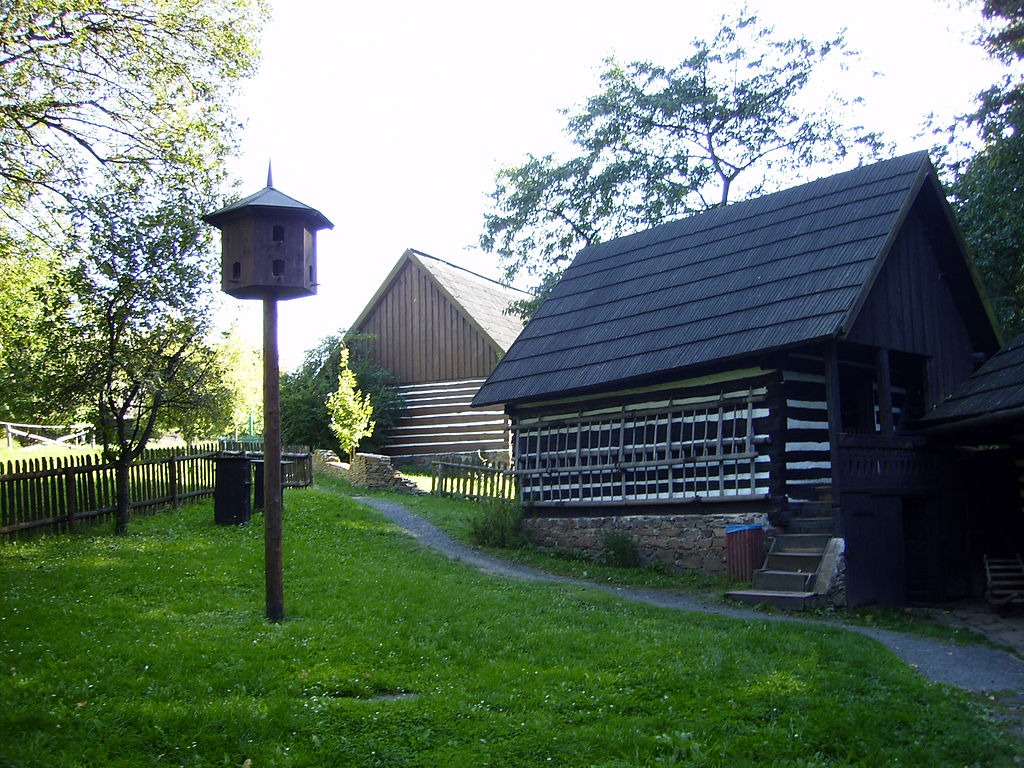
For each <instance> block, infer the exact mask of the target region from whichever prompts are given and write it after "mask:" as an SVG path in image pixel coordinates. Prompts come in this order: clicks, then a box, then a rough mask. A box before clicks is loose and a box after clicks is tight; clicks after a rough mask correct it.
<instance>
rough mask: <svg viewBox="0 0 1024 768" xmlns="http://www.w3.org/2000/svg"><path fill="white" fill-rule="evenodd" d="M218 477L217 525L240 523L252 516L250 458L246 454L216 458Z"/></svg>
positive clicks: (215, 519)
mask: <svg viewBox="0 0 1024 768" xmlns="http://www.w3.org/2000/svg"><path fill="white" fill-rule="evenodd" d="M214 462H215V465H216V477H215V479H214V485H213V521H214V522H215V523H217V525H240V524H241V523H247V522H249V518H250V517H251V516H252V509H251V507H250V502H249V497H250V494H251V493H252V479H251V477H250V470H249V459H248V457H246V456H217V457H215V458H214Z"/></svg>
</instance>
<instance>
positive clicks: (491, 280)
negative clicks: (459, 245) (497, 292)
mask: <svg viewBox="0 0 1024 768" xmlns="http://www.w3.org/2000/svg"><path fill="white" fill-rule="evenodd" d="M406 250H407V251H408V252H409V253H411V254H413V255H415V256H419V257H421V258H425V259H432V260H433V261H436V262H439V263H441V264H444V265H445V266H448V267H451V268H452V269H457V270H459V271H461V272H465V273H466V274H468V275H472V276H473V277H477V278H480V279H481V280H485V281H487V282H488V283H494V285H497V286H499V287H500V288H507V289H508V290H510V291H517V292H518V293H522V294H523V295H526V296H528V295H530V293H529V291H524V290H523V289H522V288H516V287H515V286H514V285H510V284H509V283H503V282H501V281H500V280H495V279H494V278H493V277H487V275H481V274H480V273H479V272H474V271H473V270H471V269H468V268H466V267H463V266H461V265H459V264H454V263H452V262H450V261H446V260H445V259H442V258H439V257H437V256H432V255H430V254H429V253H424V252H423V251H421V250H418V249H416V248H408V249H406Z"/></svg>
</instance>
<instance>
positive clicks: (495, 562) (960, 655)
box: [357, 497, 1024, 716]
mask: <svg viewBox="0 0 1024 768" xmlns="http://www.w3.org/2000/svg"><path fill="white" fill-rule="evenodd" d="M357 501H360V502H362V503H364V504H367V505H368V506H371V507H373V508H374V509H376V510H377V511H378V512H381V513H383V514H384V515H386V516H387V517H388V518H389V519H391V520H392V521H393V522H394V523H396V524H397V525H399V526H401V527H402V528H404V529H405V530H407V531H408V532H409V533H410V534H412V535H413V536H414V537H415V538H416V539H417V540H419V542H420V543H421V544H423V545H424V546H428V547H432V548H434V549H437V550H439V551H441V552H443V553H444V554H446V555H447V556H448V557H450V558H452V559H455V560H461V561H463V562H466V563H469V564H471V565H474V566H476V567H477V568H479V569H480V570H482V571H484V572H486V573H490V574H494V575H497V576H505V577H508V578H516V579H528V580H537V581H556V582H563V583H567V584H575V585H581V586H589V587H593V588H595V589H600V590H603V591H605V592H610V593H612V594H615V595H618V596H620V597H623V598H626V599H628V600H636V601H639V602H643V603H647V604H649V605H653V606H657V607H661V608H674V609H677V610H683V611H698V612H701V613H712V614H717V615H720V616H733V617H736V618H746V619H757V620H758V621H791V622H800V623H805V624H812V623H813V624H818V623H820V622H816V621H814V620H813V619H807V618H801V617H798V616H793V615H791V614H781V615H780V614H768V613H761V612H758V611H754V610H751V609H748V608H743V607H740V606H733V605H727V604H724V603H719V602H715V601H712V600H707V599H703V598H701V597H699V596H693V595H677V594H673V593H669V592H662V591H659V590H646V589H633V588H627V587H610V586H607V585H602V584H596V583H592V582H585V581H580V580H577V579H570V578H567V577H564V576H555V575H552V574H549V573H544V572H543V571H539V570H537V569H535V568H529V567H527V566H521V565H517V564H515V563H509V562H507V561H505V560H502V559H501V558H498V557H494V556H492V555H488V554H486V553H484V552H480V551H478V550H475V549H473V548H472V547H467V546H466V545H464V544H460V543H459V542H457V541H454V540H453V539H452V538H451V537H449V536H448V535H447V534H446V533H445V532H444V531H442V530H441V529H440V528H438V527H437V526H435V525H433V524H432V523H429V522H427V521H426V520H424V519H423V518H422V517H420V516H419V515H416V514H415V513H413V512H411V511H410V510H409V509H408V508H406V507H404V506H402V505H401V504H397V503H395V502H393V501H388V500H386V499H378V498H368V497H357ZM842 626H843V627H844V628H845V629H848V630H850V631H851V632H859V633H861V634H863V635H867V636H868V637H871V638H874V639H875V640H877V641H878V642H880V643H882V644H883V645H884V646H886V647H887V648H889V649H890V650H892V651H893V652H894V653H895V654H896V655H897V656H899V657H900V658H901V659H903V660H904V661H905V662H906V663H907V664H909V665H910V666H912V667H913V668H914V669H916V670H917V671H918V672H920V673H921V674H922V675H924V676H925V677H927V678H928V679H930V680H934V681H936V682H940V683H947V684H949V685H954V686H956V687H958V688H963V689H964V690H968V691H974V692H986V693H997V692H1004V691H1005V692H1010V693H1012V694H1014V699H1016V700H1017V704H1020V703H1022V702H1024V661H1022V660H1021V659H1019V658H1017V657H1016V656H1014V655H1013V654H1011V653H1008V652H1006V651H1003V650H1000V649H997V648H991V647H988V646H985V645H953V644H951V643H945V642H942V641H940V640H935V639H932V638H927V637H921V636H918V635H913V634H904V633H901V632H893V631H890V630H884V629H873V628H870V627H859V626H855V625H852V624H844V625H842ZM1014 708H1015V709H1016V708H1017V707H1016V706H1015V707H1014ZM1022 716H1024V713H1022Z"/></svg>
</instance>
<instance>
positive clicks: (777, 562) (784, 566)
mask: <svg viewBox="0 0 1024 768" xmlns="http://www.w3.org/2000/svg"><path fill="white" fill-rule="evenodd" d="M820 562H821V553H820V552H769V553H768V557H766V558H765V561H764V568H765V570H768V571H792V572H794V573H814V572H815V571H817V570H818V563H820Z"/></svg>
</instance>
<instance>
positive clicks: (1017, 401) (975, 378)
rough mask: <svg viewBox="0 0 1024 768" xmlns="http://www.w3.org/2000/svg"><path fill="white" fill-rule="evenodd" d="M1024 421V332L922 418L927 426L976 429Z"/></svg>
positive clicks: (923, 425)
mask: <svg viewBox="0 0 1024 768" xmlns="http://www.w3.org/2000/svg"><path fill="white" fill-rule="evenodd" d="M1012 420H1017V421H1024V334H1021V335H1020V336H1017V337H1016V338H1015V339H1013V340H1012V341H1011V342H1010V343H1009V344H1007V345H1006V346H1005V347H1003V348H1002V349H1001V350H999V352H997V353H996V354H995V355H993V356H992V357H991V358H990V359H989V360H988V361H987V362H986V363H985V364H984V365H983V366H981V367H980V368H979V369H978V370H977V371H976V372H975V373H974V374H973V375H972V376H971V377H970V378H969V379H967V381H965V382H964V384H963V386H961V387H960V388H959V389H958V390H957V391H956V392H954V393H953V394H952V395H950V396H949V397H948V398H947V399H946V400H945V401H944V402H942V403H941V404H939V405H938V406H937V407H936V408H935V409H934V410H933V411H932V412H931V413H929V414H928V415H927V416H926V417H925V418H924V419H922V420H921V426H922V427H925V428H930V427H938V428H943V429H949V428H959V429H966V428H976V427H987V426H991V425H993V424H996V423H999V422H1006V421H1012Z"/></svg>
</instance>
